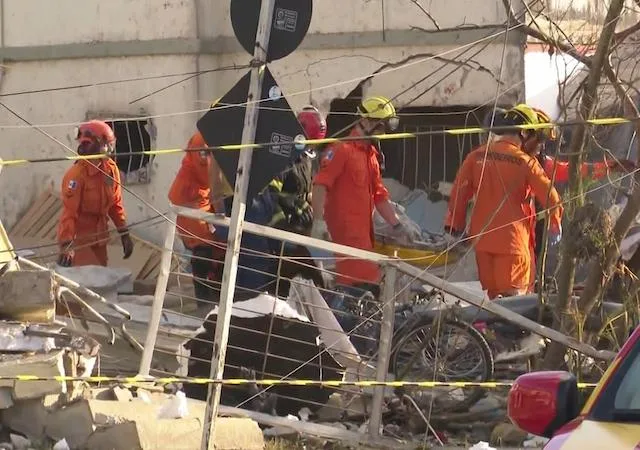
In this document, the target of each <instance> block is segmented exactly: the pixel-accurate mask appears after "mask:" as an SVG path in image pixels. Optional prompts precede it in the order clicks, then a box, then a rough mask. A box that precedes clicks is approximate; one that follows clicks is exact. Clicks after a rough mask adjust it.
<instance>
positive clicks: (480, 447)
mask: <svg viewBox="0 0 640 450" xmlns="http://www.w3.org/2000/svg"><path fill="white" fill-rule="evenodd" d="M469 450H496V449H495V448H494V447H491V446H490V445H489V444H488V443H487V442H484V441H480V442H478V443H477V444H474V445H473V446H471V447H469Z"/></svg>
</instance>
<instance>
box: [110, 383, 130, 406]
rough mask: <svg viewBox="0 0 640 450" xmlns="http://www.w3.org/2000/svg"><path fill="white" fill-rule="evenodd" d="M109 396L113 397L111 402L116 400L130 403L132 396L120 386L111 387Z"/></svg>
mask: <svg viewBox="0 0 640 450" xmlns="http://www.w3.org/2000/svg"><path fill="white" fill-rule="evenodd" d="M110 394H111V396H112V397H113V400H117V401H119V402H130V401H131V400H133V394H132V393H131V391H130V390H129V389H127V388H125V387H122V386H114V387H112V388H111V393H110Z"/></svg>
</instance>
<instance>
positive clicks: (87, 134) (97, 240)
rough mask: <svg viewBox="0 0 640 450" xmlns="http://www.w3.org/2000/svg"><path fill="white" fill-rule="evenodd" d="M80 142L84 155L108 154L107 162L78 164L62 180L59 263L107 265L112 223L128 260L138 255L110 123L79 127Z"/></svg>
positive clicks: (83, 161) (106, 156)
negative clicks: (115, 157) (133, 254)
mask: <svg viewBox="0 0 640 450" xmlns="http://www.w3.org/2000/svg"><path fill="white" fill-rule="evenodd" d="M76 141H77V142H78V154H79V155H86V156H88V155H104V158H100V159H91V160H80V161H76V162H75V163H74V164H73V166H72V167H71V168H70V169H69V170H68V171H67V173H66V174H65V175H64V178H63V179H62V204H63V206H62V215H61V217H60V223H59V226H58V243H59V245H60V255H59V258H58V264H59V265H61V266H64V267H69V266H87V265H97V266H106V265H107V262H108V261H107V259H108V258H107V244H108V243H109V240H110V237H109V229H108V221H109V218H111V220H112V221H113V223H114V225H115V226H116V229H117V230H118V233H119V234H120V238H121V241H122V249H123V251H124V258H125V259H127V258H129V257H130V256H131V254H132V253H133V241H132V240H131V237H130V236H129V230H128V227H127V218H126V213H125V210H124V205H123V203H122V188H121V185H120V171H119V170H118V166H117V165H116V163H115V161H113V159H111V158H110V155H111V154H112V153H113V152H114V151H115V145H116V137H115V134H114V133H113V130H112V129H111V127H110V126H109V125H108V124H106V123H105V122H102V121H99V120H91V121H89V122H86V123H83V124H81V125H80V126H79V127H78V128H77V130H76Z"/></svg>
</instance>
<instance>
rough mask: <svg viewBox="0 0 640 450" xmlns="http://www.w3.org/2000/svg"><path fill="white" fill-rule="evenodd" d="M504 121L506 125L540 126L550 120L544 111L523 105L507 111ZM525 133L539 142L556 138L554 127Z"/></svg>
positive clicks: (530, 130)
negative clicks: (531, 135)
mask: <svg viewBox="0 0 640 450" xmlns="http://www.w3.org/2000/svg"><path fill="white" fill-rule="evenodd" d="M505 119H506V120H507V123H506V125H540V124H545V123H551V119H550V118H549V116H548V115H547V114H546V113H545V112H544V111H542V110H540V109H537V108H533V107H531V106H529V105H526V104H524V103H521V104H519V105H516V106H514V107H513V108H511V109H509V110H508V111H507V112H506V113H505ZM527 131H528V133H529V134H533V135H535V137H536V138H537V139H538V140H539V141H541V142H545V141H547V140H555V139H556V138H557V131H556V129H555V127H549V128H546V127H545V128H537V129H529V130H527Z"/></svg>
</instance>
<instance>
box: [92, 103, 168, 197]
mask: <svg viewBox="0 0 640 450" xmlns="http://www.w3.org/2000/svg"><path fill="white" fill-rule="evenodd" d="M141 115H143V114H141ZM105 117H118V118H119V120H108V119H105ZM87 118H88V119H101V120H104V121H105V122H107V124H109V126H110V127H111V128H112V129H113V132H114V134H115V135H116V150H115V155H114V156H113V159H114V161H115V162H116V164H117V165H118V168H119V169H120V175H121V179H122V183H123V184H125V185H127V184H128V185H131V184H148V183H150V182H151V175H152V167H153V161H154V159H155V156H152V155H145V154H143V152H145V151H149V150H151V149H152V148H153V147H154V142H155V136H156V131H155V126H154V125H153V123H152V121H151V120H150V119H148V118H140V117H131V118H129V117H128V116H126V115H124V116H123V115H120V114H92V113H89V114H87Z"/></svg>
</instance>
